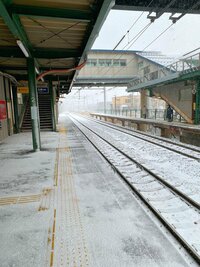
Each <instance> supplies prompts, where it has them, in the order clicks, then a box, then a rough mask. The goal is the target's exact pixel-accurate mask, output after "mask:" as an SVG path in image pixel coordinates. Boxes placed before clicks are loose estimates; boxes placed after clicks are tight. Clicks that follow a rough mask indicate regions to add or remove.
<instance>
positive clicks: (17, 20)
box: [12, 14, 33, 51]
mask: <svg viewBox="0 0 200 267" xmlns="http://www.w3.org/2000/svg"><path fill="white" fill-rule="evenodd" d="M12 19H13V22H14V23H15V25H16V27H17V30H18V31H19V33H20V37H21V39H22V42H23V44H25V45H26V47H28V49H29V51H32V50H33V48H32V45H31V43H30V41H29V39H28V36H27V34H26V32H25V30H24V27H23V25H22V24H21V21H20V18H19V16H18V15H16V14H13V15H12Z"/></svg>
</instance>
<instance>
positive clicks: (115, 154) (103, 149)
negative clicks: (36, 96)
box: [71, 116, 200, 264]
mask: <svg viewBox="0 0 200 267" xmlns="http://www.w3.org/2000/svg"><path fill="white" fill-rule="evenodd" d="M71 119H72V120H73V122H74V123H75V125H76V126H77V127H78V128H79V130H80V131H81V132H82V133H83V134H84V135H85V136H86V137H87V139H88V140H89V141H90V142H91V143H92V144H93V145H94V146H95V147H96V148H97V149H98V151H99V152H100V153H101V154H102V155H103V156H104V158H106V160H107V161H108V162H109V163H110V164H111V165H112V166H113V167H114V168H115V170H116V171H117V172H118V173H119V174H120V176H121V177H122V178H123V180H124V181H125V183H126V184H128V185H129V187H131V189H132V190H133V191H134V192H135V193H136V194H137V195H138V196H139V197H140V198H141V199H142V200H143V202H145V204H146V205H147V206H148V207H149V208H150V209H151V210H152V211H153V213H154V214H155V215H156V216H157V217H158V218H159V219H160V220H161V221H162V223H163V224H164V225H165V226H166V227H167V228H168V229H169V230H170V232H171V233H172V234H173V235H174V236H175V237H176V238H177V239H178V240H179V241H180V242H181V244H182V245H183V246H184V247H185V248H186V249H187V251H188V252H189V253H190V254H191V255H192V256H193V258H194V259H195V260H196V261H197V262H198V263H199V264H200V205H199V203H197V202H195V201H193V200H192V199H191V198H190V197H188V196H187V195H185V194H184V193H183V192H181V191H179V190H178V189H177V188H176V187H174V186H172V185H170V184H169V183H167V182H166V181H165V179H164V178H162V177H159V175H157V174H155V173H153V172H152V170H151V169H148V168H146V167H144V166H142V165H141V164H140V163H139V162H137V160H136V159H134V158H131V157H130V156H129V155H126V153H125V152H123V151H122V150H121V149H120V148H117V147H116V146H115V145H113V144H112V143H111V142H110V141H108V140H106V139H105V138H104V137H102V136H100V135H99V134H98V133H96V132H95V131H93V130H92V129H90V128H89V127H88V126H87V125H84V123H82V122H80V121H78V119H77V117H74V116H73V117H71Z"/></svg>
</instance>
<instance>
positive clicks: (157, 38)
mask: <svg viewBox="0 0 200 267" xmlns="http://www.w3.org/2000/svg"><path fill="white" fill-rule="evenodd" d="M173 25H174V23H173V22H172V24H170V25H169V26H168V27H167V28H166V29H165V30H164V31H162V32H161V33H160V34H159V35H158V36H157V37H156V38H155V39H153V41H151V42H150V43H149V44H148V45H147V46H146V47H145V48H144V49H143V50H142V52H143V51H144V50H146V49H147V48H148V47H149V46H150V45H152V44H153V43H154V42H155V41H156V40H157V39H158V38H160V37H161V36H162V35H163V34H164V33H165V32H166V31H167V30H169V29H170V28H171V27H172V26H173Z"/></svg>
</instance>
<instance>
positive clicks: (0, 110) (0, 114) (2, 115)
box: [0, 100, 7, 120]
mask: <svg viewBox="0 0 200 267" xmlns="http://www.w3.org/2000/svg"><path fill="white" fill-rule="evenodd" d="M6 119H7V112H6V101H5V100H0V120H6Z"/></svg>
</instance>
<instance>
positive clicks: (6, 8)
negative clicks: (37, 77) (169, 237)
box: [0, 0, 111, 91]
mask: <svg viewBox="0 0 200 267" xmlns="http://www.w3.org/2000/svg"><path fill="white" fill-rule="evenodd" d="M104 2H111V1H104V0H97V1H96V0H76V1H74V0H56V1H55V0H29V1H27V0H13V1H12V0H0V37H1V38H0V71H3V72H6V73H9V74H11V75H13V76H15V77H16V79H17V80H21V79H22V80H26V79H27V63H26V57H25V56H24V54H23V52H22V51H21V49H20V48H19V46H18V45H17V40H21V41H22V43H23V45H24V46H25V48H26V50H27V51H29V53H30V55H31V57H33V58H35V59H36V66H37V67H38V68H39V70H40V72H42V71H45V70H52V69H69V68H74V67H75V66H77V65H79V64H80V63H81V62H82V61H84V56H85V53H86V52H87V51H86V50H87V49H90V47H91V45H92V43H93V42H94V40H95V38H96V35H95V33H94V27H96V34H98V29H99V28H100V26H101V25H100V24H101V23H103V20H104V19H105V18H104V16H103V15H101V12H103V8H104V9H109V5H105V3H104ZM104 13H105V14H106V11H105V12H104ZM98 19H99V21H98ZM97 23H98V25H96V24H97ZM97 26H99V27H97ZM74 76H75V71H72V72H70V73H66V74H62V75H61V76H59V78H60V79H63V80H65V81H66V83H67V84H68V87H66V91H68V90H69V88H70V86H71V85H72V81H73V79H74ZM48 78H51V79H53V80H57V79H58V76H55V75H54V76H48V77H47V79H48Z"/></svg>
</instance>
